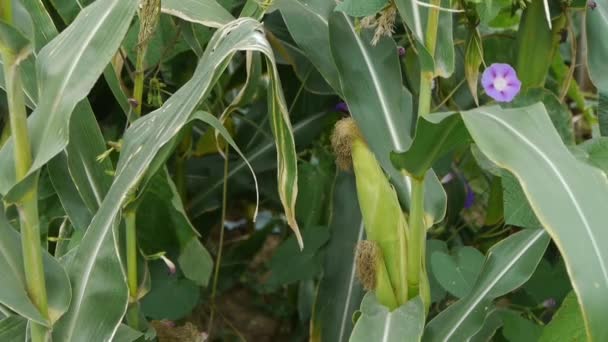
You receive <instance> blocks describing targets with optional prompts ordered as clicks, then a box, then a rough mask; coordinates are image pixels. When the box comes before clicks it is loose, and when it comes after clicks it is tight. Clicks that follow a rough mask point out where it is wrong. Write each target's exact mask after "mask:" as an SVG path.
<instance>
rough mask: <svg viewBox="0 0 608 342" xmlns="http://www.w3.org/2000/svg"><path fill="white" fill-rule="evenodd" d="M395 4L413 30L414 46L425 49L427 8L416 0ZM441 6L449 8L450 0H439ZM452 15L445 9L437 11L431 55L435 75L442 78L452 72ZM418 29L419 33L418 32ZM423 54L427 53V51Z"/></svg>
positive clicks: (405, 0)
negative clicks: (432, 52) (432, 53)
mask: <svg viewBox="0 0 608 342" xmlns="http://www.w3.org/2000/svg"><path fill="white" fill-rule="evenodd" d="M395 5H397V9H398V10H399V13H400V14H401V17H402V18H403V21H404V23H405V24H406V25H407V26H408V27H409V28H410V29H411V30H412V31H413V32H415V33H416V34H415V38H416V40H417V44H416V47H417V48H418V49H424V50H426V49H425V47H424V42H425V40H424V33H423V32H424V31H426V29H427V21H428V12H429V8H427V7H424V6H419V5H418V4H416V1H410V0H396V1H395ZM441 7H442V8H450V0H442V1H441ZM452 16H453V13H450V12H448V11H445V10H440V12H439V25H438V27H437V43H436V47H435V55H434V56H433V60H434V65H435V75H436V76H441V77H443V78H448V77H450V75H452V73H453V72H454V68H455V55H454V37H453V35H454V34H453V32H452ZM418 31H420V33H418ZM424 54H426V55H429V52H428V51H424Z"/></svg>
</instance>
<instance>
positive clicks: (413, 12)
mask: <svg viewBox="0 0 608 342" xmlns="http://www.w3.org/2000/svg"><path fill="white" fill-rule="evenodd" d="M395 5H397V9H398V10H399V14H400V15H401V17H402V18H403V22H404V23H405V24H406V25H407V26H408V27H409V28H410V30H412V32H413V33H414V35H415V37H416V40H418V41H419V42H424V30H425V29H426V27H423V23H422V21H423V19H422V16H423V14H422V13H421V10H424V9H421V8H420V7H419V6H418V4H417V3H416V1H409V0H396V1H395ZM424 20H425V23H426V19H424Z"/></svg>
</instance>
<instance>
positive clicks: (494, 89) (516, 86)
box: [481, 63, 521, 102]
mask: <svg viewBox="0 0 608 342" xmlns="http://www.w3.org/2000/svg"><path fill="white" fill-rule="evenodd" d="M481 85H483V89H484V90H485V91H486V94H488V96H490V97H491V98H493V99H494V100H496V101H497V102H511V101H513V98H515V95H517V94H518V93H519V90H520V89H521V81H520V80H519V79H518V78H517V73H516V72H515V69H513V67H512V66H510V65H509V64H504V63H494V64H492V65H490V67H489V68H487V69H486V70H484V72H483V75H482V76H481Z"/></svg>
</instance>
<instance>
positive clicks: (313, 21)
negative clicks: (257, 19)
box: [277, 0, 342, 94]
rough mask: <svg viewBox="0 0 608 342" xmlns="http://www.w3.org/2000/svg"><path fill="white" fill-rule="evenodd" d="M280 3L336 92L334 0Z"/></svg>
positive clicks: (292, 28) (282, 0)
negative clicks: (332, 40)
mask: <svg viewBox="0 0 608 342" xmlns="http://www.w3.org/2000/svg"><path fill="white" fill-rule="evenodd" d="M277 5H278V7H279V9H280V11H281V14H282V15H283V19H284V20H285V24H286V25H287V28H288V29H289V33H290V34H291V36H292V37H293V39H294V40H295V41H296V43H297V44H298V45H299V46H300V48H301V49H302V50H303V51H304V53H305V54H306V56H307V57H308V59H309V60H310V62H311V63H312V64H313V65H314V66H315V67H316V68H317V70H319V72H320V73H321V75H322V76H323V77H324V78H325V80H326V81H327V83H328V84H329V85H330V86H331V87H332V88H333V90H334V91H335V92H336V93H337V94H341V93H342V90H341V89H340V88H341V87H340V78H339V76H338V71H337V70H336V66H335V64H334V61H333V58H332V55H331V50H330V46H329V15H330V14H331V12H332V11H333V9H334V7H335V5H336V4H335V3H334V2H333V1H319V0H305V1H300V0H279V1H278V4H277Z"/></svg>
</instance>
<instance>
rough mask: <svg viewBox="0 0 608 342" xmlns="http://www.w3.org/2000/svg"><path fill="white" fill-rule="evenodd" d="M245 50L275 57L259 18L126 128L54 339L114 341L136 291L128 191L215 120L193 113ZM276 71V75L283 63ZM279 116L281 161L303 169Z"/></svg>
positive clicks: (225, 38) (235, 29)
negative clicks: (122, 235)
mask: <svg viewBox="0 0 608 342" xmlns="http://www.w3.org/2000/svg"><path fill="white" fill-rule="evenodd" d="M238 50H256V51H260V52H262V53H263V54H265V55H266V56H267V58H268V59H269V60H270V62H273V60H272V51H271V50H270V47H269V46H268V44H267V42H266V40H265V39H264V37H263V33H262V31H261V26H260V24H259V23H258V22H256V21H254V20H251V19H240V20H236V21H234V22H231V23H230V24H227V25H226V26H224V27H222V28H221V29H220V30H218V31H217V32H216V33H215V35H214V37H213V38H212V39H211V41H210V42H209V46H208V48H207V51H205V55H204V56H203V57H202V59H201V60H200V62H199V65H198V67H197V69H196V71H195V73H194V75H193V76H192V79H191V80H190V81H188V82H187V83H186V84H185V85H184V86H183V87H182V88H180V89H179V90H178V91H177V92H176V93H175V94H174V95H173V96H172V97H170V98H169V99H168V100H167V101H166V102H165V104H164V105H163V107H161V108H160V109H158V110H156V111H154V112H152V113H150V114H148V115H146V116H144V117H142V118H141V119H139V120H137V121H136V122H135V123H134V124H133V125H132V126H131V127H130V128H129V130H128V131H127V132H126V133H125V138H124V145H123V148H122V151H121V158H120V160H119V163H118V167H117V171H116V177H115V179H114V182H113V184H112V187H111V188H110V190H109V192H108V194H107V196H106V197H105V199H104V201H103V202H102V205H101V207H100V209H99V211H98V212H97V214H96V215H95V217H94V218H93V221H92V222H91V224H90V226H89V228H88V229H87V232H86V234H85V236H84V237H83V239H82V242H81V244H80V246H79V248H78V250H77V251H76V254H75V256H74V258H73V259H72V262H71V263H70V264H69V265H68V273H69V274H70V280H71V283H72V286H73V287H74V294H75V295H74V297H73V299H72V302H71V305H70V311H69V313H68V314H67V315H66V316H64V318H63V319H62V320H61V321H60V322H59V323H60V324H59V325H58V326H57V327H56V329H55V331H54V338H56V339H58V340H62V341H70V340H88V339H100V338H102V339H108V338H111V337H112V335H113V334H114V330H115V328H116V327H117V326H118V324H119V323H120V320H121V318H122V316H123V315H124V313H125V310H126V306H127V297H128V296H127V287H126V284H125V283H124V278H123V274H122V270H121V269H120V264H119V263H118V260H116V249H115V244H116V238H115V236H113V235H114V234H113V229H112V228H113V226H114V222H115V221H117V219H118V216H119V213H120V210H121V208H122V206H123V204H124V202H125V200H126V199H127V197H128V196H129V195H130V194H131V193H132V192H133V191H134V190H135V189H136V187H137V186H138V184H140V182H141V181H142V180H144V177H145V175H146V172H147V171H148V170H149V168H150V167H151V166H152V164H153V163H155V162H157V161H155V158H156V156H157V154H158V153H159V151H161V149H163V148H164V147H165V146H166V145H167V144H170V143H171V141H172V139H174V137H175V135H176V134H177V133H178V132H179V131H180V129H181V128H182V127H183V126H184V125H185V124H187V123H188V121H190V120H191V119H193V118H196V117H201V118H203V120H205V121H206V122H208V123H212V124H213V120H211V117H212V116H211V115H209V114H207V115H205V114H197V115H194V116H193V115H192V112H193V111H194V109H195V108H196V106H197V104H198V103H199V102H200V101H201V100H202V99H203V98H205V97H206V96H207V94H208V92H209V89H210V88H211V86H212V85H213V83H214V82H215V81H217V79H218V77H219V75H220V74H221V72H223V70H224V68H226V66H227V62H228V61H229V58H230V57H232V56H233V54H234V53H236V52H237V51H238ZM271 70H272V72H273V73H276V69H274V68H272V69H271ZM273 80H276V79H273ZM276 81H277V82H275V85H274V87H278V80H276ZM276 89H279V88H276ZM273 95H275V97H276V98H275V99H274V100H273V102H275V103H276V104H277V105H281V108H280V109H284V102H283V98H282V96H280V94H279V93H278V92H277V93H275V94H273ZM271 115H272V116H273V121H274V123H275V132H277V133H278V139H279V142H278V144H280V145H282V146H281V147H280V148H279V151H280V152H279V156H278V159H279V160H282V161H283V163H286V164H293V165H294V168H295V152H294V151H293V150H291V151H290V150H288V149H289V146H290V144H289V143H287V144H286V143H285V139H287V140H289V139H290V140H291V141H292V145H291V148H292V149H293V136H292V135H291V131H290V130H289V121H287V120H288V117H287V113H286V112H283V113H280V112H271ZM216 121H217V120H216ZM216 123H217V127H214V128H216V129H220V131H222V129H223V127H221V124H219V122H216ZM224 132H225V129H224ZM226 135H227V132H226ZM225 138H226V137H225ZM226 140H227V141H228V142H229V143H230V142H231V140H229V139H226ZM159 165H160V164H159ZM280 170H281V171H282V172H283V175H285V173H287V172H289V171H290V169H288V168H287V167H283V168H280ZM287 178H289V179H294V180H295V179H296V178H295V175H294V174H287ZM292 185H293V184H289V183H287V182H286V183H281V184H280V185H279V189H280V191H285V189H284V188H285V187H291V189H292V190H291V192H290V193H291V194H292V195H295V194H296V193H297V192H296V190H295V189H294V188H293V187H292ZM289 205H290V206H291V205H293V204H292V203H289ZM290 206H289V207H287V208H286V211H287V212H288V214H287V215H288V216H289V215H293V212H291V213H290V212H289V210H290V208H291V207H290ZM294 228H297V227H294ZM109 266H112V267H113V269H112V273H111V274H108V272H109V270H108V267H109ZM114 267H116V268H114ZM110 277H111V278H110ZM93 323H94V324H93ZM100 331H102V332H104V336H100V335H99V334H100Z"/></svg>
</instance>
